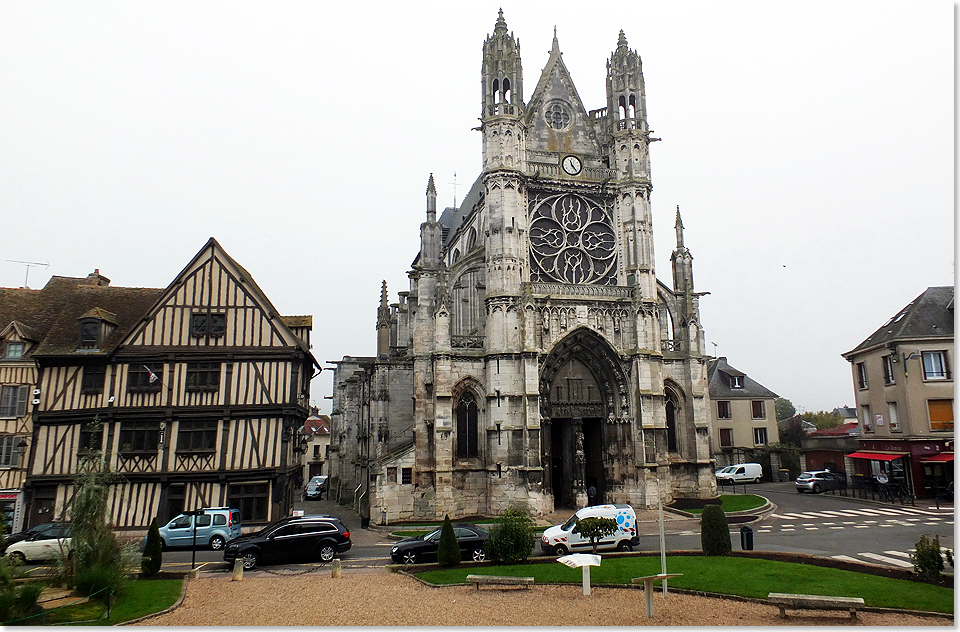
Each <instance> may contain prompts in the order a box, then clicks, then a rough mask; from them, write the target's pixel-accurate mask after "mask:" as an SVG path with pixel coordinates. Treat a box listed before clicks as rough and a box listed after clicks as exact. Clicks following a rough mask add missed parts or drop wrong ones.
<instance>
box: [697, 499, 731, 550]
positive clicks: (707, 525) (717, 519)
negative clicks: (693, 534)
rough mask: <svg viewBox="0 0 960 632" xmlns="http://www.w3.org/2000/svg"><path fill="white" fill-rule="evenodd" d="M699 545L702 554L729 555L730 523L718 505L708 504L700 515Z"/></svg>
mask: <svg viewBox="0 0 960 632" xmlns="http://www.w3.org/2000/svg"><path fill="white" fill-rule="evenodd" d="M700 546H701V547H702V548H703V554H704V555H730V552H731V550H732V546H731V544H730V525H729V524H727V515H726V514H725V513H723V509H721V508H720V507H719V505H708V506H706V507H704V508H703V514H701V516H700Z"/></svg>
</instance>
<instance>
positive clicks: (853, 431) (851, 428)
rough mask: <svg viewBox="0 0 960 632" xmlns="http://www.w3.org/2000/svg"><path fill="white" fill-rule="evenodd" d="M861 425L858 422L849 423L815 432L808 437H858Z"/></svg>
mask: <svg viewBox="0 0 960 632" xmlns="http://www.w3.org/2000/svg"><path fill="white" fill-rule="evenodd" d="M859 432H860V430H859V425H858V424H857V422H856V421H847V422H845V423H842V424H840V425H839V426H834V427H833V428H824V429H823V430H814V431H813V432H810V433H808V434H807V436H808V437H846V436H857V435H858V434H859Z"/></svg>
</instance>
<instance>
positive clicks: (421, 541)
mask: <svg viewBox="0 0 960 632" xmlns="http://www.w3.org/2000/svg"><path fill="white" fill-rule="evenodd" d="M453 533H454V534H455V535H456V536H457V544H459V545H460V559H463V560H473V561H474V562H482V561H483V560H485V559H486V558H487V554H486V551H485V550H484V546H485V545H486V543H487V538H488V537H490V534H489V533H487V532H486V531H484V530H483V529H481V528H480V527H477V526H475V525H472V524H455V525H454V526H453ZM439 550H440V529H434V530H433V531H431V532H430V533H426V534H424V535H420V536H417V537H415V538H407V539H406V540H401V541H400V542H397V543H396V544H395V545H394V547H393V548H392V549H390V559H392V560H393V561H394V562H397V563H398V564H416V563H417V562H436V561H437V551H439Z"/></svg>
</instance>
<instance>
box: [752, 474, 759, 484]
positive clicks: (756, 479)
mask: <svg viewBox="0 0 960 632" xmlns="http://www.w3.org/2000/svg"><path fill="white" fill-rule="evenodd" d="M753 482H754V483H757V484H758V485H759V484H760V477H759V476H758V477H756V478H755V479H753Z"/></svg>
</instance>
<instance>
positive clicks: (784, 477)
mask: <svg viewBox="0 0 960 632" xmlns="http://www.w3.org/2000/svg"><path fill="white" fill-rule="evenodd" d="M789 480H790V470H780V482H781V483H786V482H787V481H789Z"/></svg>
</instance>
